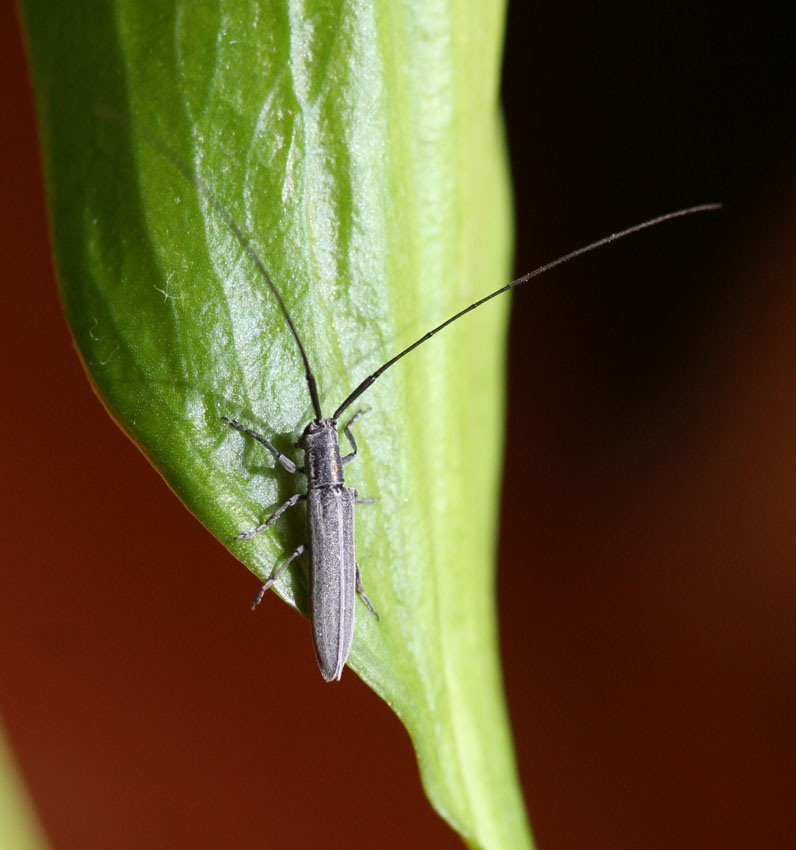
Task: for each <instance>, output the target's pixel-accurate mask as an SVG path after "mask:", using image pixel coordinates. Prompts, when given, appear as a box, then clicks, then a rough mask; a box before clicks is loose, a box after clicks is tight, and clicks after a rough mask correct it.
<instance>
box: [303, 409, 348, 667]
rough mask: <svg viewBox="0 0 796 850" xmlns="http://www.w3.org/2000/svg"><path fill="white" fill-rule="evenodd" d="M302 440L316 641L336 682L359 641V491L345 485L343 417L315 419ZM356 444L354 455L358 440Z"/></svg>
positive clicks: (318, 655) (319, 657) (322, 663)
mask: <svg viewBox="0 0 796 850" xmlns="http://www.w3.org/2000/svg"><path fill="white" fill-rule="evenodd" d="M349 433H350V432H349ZM300 445H301V447H302V448H303V449H304V473H305V474H306V476H307V540H308V542H309V546H310V622H311V623H312V640H313V643H314V644H315V657H316V658H317V660H318V667H320V670H321V675H322V676H323V678H324V679H325V680H326V681H327V682H330V681H332V680H334V679H339V678H340V676H341V674H342V672H343V667H344V665H345V662H346V659H347V658H348V653H349V652H350V651H351V643H352V641H353V640H354V604H355V602H356V588H357V584H359V585H360V586H361V581H360V580H359V574H358V567H357V561H356V555H355V553H354V504H355V503H356V500H357V493H356V490H351V489H349V488H348V487H346V486H345V480H344V477H343V459H342V457H341V456H340V441H339V439H338V435H337V422H335V421H334V420H333V419H322V420H320V421H318V420H314V421H312V422H310V424H309V425H308V426H307V427H306V429H305V430H304V434H303V435H302V438H301V443H300ZM353 447H354V452H353V453H352V454H351V455H349V457H350V458H351V459H352V460H353V458H354V457H355V456H356V443H354V444H353Z"/></svg>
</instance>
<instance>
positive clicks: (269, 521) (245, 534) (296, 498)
mask: <svg viewBox="0 0 796 850" xmlns="http://www.w3.org/2000/svg"><path fill="white" fill-rule="evenodd" d="M306 498H307V497H306V496H305V495H304V494H303V493H296V495H295V496H291V497H290V498H289V499H288V500H287V501H286V502H285V504H284V505H281V506H280V507H278V508H277V509H276V510H275V511H274V512H273V513H272V514H271V516H269V517H268V519H267V520H266V521H265V522H264V523H263V524H262V525H258V526H257V528H253V529H252V530H251V531H244V532H242V533H241V534H239V535H238V536H237V537H236V538H235V540H248V539H249V538H250V537H254V535H255V534H259V533H260V532H261V531H265V529H266V528H270V527H271V526H272V525H273V524H274V523H275V522H276V521H277V520H278V519H279V517H281V516H282V514H283V513H284V512H285V511H286V510H287V509H288V508H292V507H293V505H296V504H298V503H299V502H300V501H302V500H303V499H306Z"/></svg>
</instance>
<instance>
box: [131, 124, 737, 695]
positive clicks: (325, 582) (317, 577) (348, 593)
mask: <svg viewBox="0 0 796 850" xmlns="http://www.w3.org/2000/svg"><path fill="white" fill-rule="evenodd" d="M144 135H145V137H146V138H147V140H148V141H149V142H150V144H152V145H153V146H154V147H155V148H156V149H157V150H159V151H160V152H161V153H162V154H163V156H165V157H166V159H168V160H169V161H170V162H171V163H172V164H173V165H174V166H175V168H176V169H177V170H178V171H179V172H180V173H181V174H182V175H183V176H184V177H185V178H186V179H187V180H189V181H191V182H192V183H193V184H194V185H195V186H196V188H197V189H198V190H199V191H200V192H201V194H202V195H203V196H204V197H205V198H206V199H207V201H208V202H209V204H210V206H211V207H212V208H213V209H214V210H215V212H216V213H217V214H218V216H219V217H220V218H221V219H222V221H224V222H225V223H226V224H227V226H228V227H229V229H230V231H231V232H232V234H233V235H234V236H235V238H236V239H237V240H238V242H239V244H240V246H241V248H242V249H243V251H244V252H245V253H246V255H247V256H248V257H249V259H250V260H251V262H252V263H253V265H254V267H255V268H256V269H257V271H258V272H259V274H260V276H261V278H262V280H263V282H264V283H265V285H266V286H267V287H268V289H269V290H270V292H271V294H272V295H273V297H274V299H275V301H276V303H277V305H278V306H279V309H280V310H281V312H282V315H283V316H284V318H285V322H286V324H287V327H288V329H289V331H290V334H291V336H292V337H293V339H294V340H295V343H296V347H297V348H298V351H299V354H300V355H301V361H302V363H303V365H304V377H305V379H306V381H307V390H308V391H309V395H310V400H311V401H312V408H313V410H314V412H315V418H314V419H313V420H312V422H310V424H309V425H307V427H306V428H305V429H304V433H303V434H302V436H301V439H300V440H299V446H300V447H301V448H302V449H303V450H304V455H305V460H304V467H303V468H299V467H298V466H296V464H295V463H294V462H293V461H292V460H290V458H288V457H285V455H283V454H282V453H281V452H280V451H279V450H278V449H276V448H275V447H274V446H272V445H271V443H269V442H268V440H267V439H266V438H265V437H263V436H262V435H261V434H258V433H257V432H256V431H251V430H249V429H248V428H246V427H245V426H244V425H241V423H240V422H236V421H235V420H234V419H229V418H227V417H226V416H222V417H221V418H222V419H223V420H224V421H225V422H227V423H228V424H229V425H231V426H232V427H233V428H235V429H237V430H238V431H240V432H241V433H243V434H247V435H248V436H250V437H253V438H254V439H255V440H259V442H261V443H262V444H263V445H264V446H265V447H266V448H267V449H268V451H269V452H271V454H273V456H274V457H275V458H276V460H277V461H278V462H279V463H280V464H281V465H282V467H283V468H284V469H285V470H287V471H288V472H290V473H296V472H302V473H304V474H305V475H306V476H307V493H306V494H302V493H296V494H295V495H294V496H291V497H290V498H289V499H288V500H287V502H285V504H284V505H282V506H281V507H280V508H278V509H277V511H276V512H275V513H274V514H272V515H271V516H270V517H269V518H268V519H267V520H266V521H265V522H264V523H263V524H262V525H259V526H257V528H254V529H252V530H251V531H244V532H243V533H242V534H239V535H238V536H237V537H236V538H235V539H236V540H247V539H248V538H250V537H254V535H255V534H259V533H260V532H261V531H265V529H266V528H268V527H269V526H271V525H272V524H273V523H274V522H276V520H278V519H279V517H280V516H282V514H283V513H284V512H285V511H286V510H288V508H291V507H293V506H294V505H296V504H298V502H300V501H306V502H307V537H306V540H307V543H306V544H303V543H302V544H301V545H300V546H298V547H297V548H296V549H295V551H294V552H293V553H292V554H291V555H290V557H288V559H287V560H286V561H284V562H283V563H282V564H280V565H279V566H278V567H277V568H276V569H275V570H274V571H273V573H271V576H270V578H269V579H268V581H266V583H265V584H264V585H263V586H262V589H261V590H260V592H259V593H258V594H257V598H256V599H255V601H254V605H253V606H252V607H256V606H257V605H258V604H259V602H260V600H261V599H262V598H263V596H264V595H265V592H266V591H267V590H268V588H269V587H271V586H272V585H273V583H274V581H275V579H276V578H277V577H278V576H279V575H281V574H282V573H283V572H284V571H285V570H286V569H287V567H288V566H289V565H290V564H291V563H292V562H293V561H294V560H295V559H296V558H298V556H299V555H301V554H302V553H303V552H304V550H305V548H306V546H307V545H309V547H310V611H309V615H310V621H311V623H312V637H313V642H314V643H315V654H316V656H317V659H318V665H319V667H320V668H321V673H322V674H323V678H324V679H325V680H326V681H327V682H329V681H332V680H334V679H339V678H340V676H341V674H342V671H343V667H344V666H345V663H346V660H347V659H348V654H349V652H350V650H351V644H352V641H353V637H354V611H355V603H356V596H355V594H359V596H360V598H361V599H362V601H363V602H364V603H365V604H366V605H367V606H368V608H369V609H370V612H371V613H372V614H373V616H374V617H376V619H378V614H376V611H375V610H374V608H373V606H372V605H371V603H370V600H369V599H368V597H367V596H366V595H365V593H364V591H363V589H362V579H361V576H360V572H359V566H358V565H357V561H356V555H355V552H354V505H355V504H356V503H357V502H372V501H375V500H374V499H360V498H359V497H358V496H357V492H356V490H351V489H349V488H348V487H346V486H345V480H344V478H343V467H344V466H345V465H346V464H347V463H349V462H350V461H352V460H353V459H354V458H355V457H356V455H357V444H356V440H355V439H354V435H353V434H352V432H351V427H352V426H353V425H354V424H355V423H356V421H357V420H358V419H359V418H360V417H361V416H362V414H363V413H364V412H365V411H359V413H357V414H356V415H355V416H354V417H353V418H352V419H351V421H350V422H349V423H348V424H347V425H346V426H345V428H344V430H345V435H346V437H347V438H348V441H349V443H350V444H351V448H352V452H351V453H350V454H348V455H346V456H345V457H341V455H340V441H339V438H338V434H337V423H338V421H339V419H340V416H341V415H342V413H343V412H344V411H345V410H347V409H348V408H349V407H350V406H351V405H352V404H353V403H354V402H355V401H356V400H357V399H358V398H359V397H360V396H361V395H362V394H363V393H364V392H366V391H367V389H368V388H369V387H370V386H372V385H373V383H374V382H375V381H377V380H378V379H379V378H380V377H381V376H382V375H383V374H384V373H385V372H386V371H387V370H388V369H390V368H392V367H393V366H394V365H395V364H396V363H397V362H398V361H399V360H402V359H403V358H404V357H406V355H407V354H409V353H410V352H412V351H414V350H415V349H416V348H418V347H419V346H421V345H423V344H424V343H426V342H428V340H430V339H431V338H432V337H433V336H435V335H436V334H438V333H439V332H440V331H441V330H443V329H445V328H447V327H448V325H450V324H453V322H456V321H458V320H459V319H461V318H462V317H464V316H466V315H467V313H470V312H472V311H473V310H477V309H478V308H479V307H481V306H482V305H483V304H486V303H487V302H488V301H491V300H492V299H493V298H497V297H498V296H499V295H502V294H503V293H505V292H510V291H511V290H512V289H516V288H517V287H518V286H522V285H523V284H524V283H527V282H528V281H530V280H533V279H534V278H537V277H539V276H540V275H542V274H544V273H545V272H548V271H550V270H551V269H553V268H555V267H556V266H560V265H561V264H562V263H567V262H569V261H570V260H573V259H575V257H579V256H581V255H582V254H586V253H588V252H589V251H593V250H594V249H595V248H601V247H602V246H604V245H608V244H610V243H611V242H616V241H617V240H618V239H623V238H624V237H625V236H629V235H630V234H631V233H638V232H639V231H641V230H646V229H647V228H649V227H655V226H656V225H658V224H662V223H663V222H665V221H671V220H673V219H676V218H681V217H682V216H685V215H692V214H693V213H700V212H707V211H709V210H717V209H719V208H720V207H721V204H700V205H699V206H695V207H689V208H688V209H682V210H677V211H676V212H671V213H666V214H665V215H661V216H658V217H657V218H652V219H649V220H648V221H644V222H642V223H641V224H636V225H634V226H633V227H628V228H627V229H625V230H621V231H619V232H618V233H612V234H610V235H609V236H605V237H603V238H602V239H598V240H597V241H596V242H591V243H590V244H589V245H586V246H584V247H583V248H578V249H577V250H575V251H571V252H570V253H569V254H565V255H564V256H563V257H559V258H558V259H556V260H553V261H552V262H550V263H547V264H545V265H543V266H540V267H539V268H537V269H535V270H534V271H532V272H529V273H528V274H525V275H523V276H522V277H518V278H517V279H516V280H513V281H511V282H510V283H507V284H506V285H505V286H501V287H500V289H496V290H495V291H494V292H490V293H489V294H488V295H485V296H484V297H483V298H480V299H479V300H478V301H475V302H474V303H472V304H470V305H469V306H468V307H465V308H464V309H463V310H459V312H458V313H455V314H454V315H453V316H451V317H450V318H448V319H446V320H445V321H444V322H442V323H441V324H438V325H436V327H433V328H432V329H431V330H430V331H427V332H426V333H425V334H423V336H421V337H420V338H419V339H417V340H415V341H414V342H413V343H412V344H411V345H408V346H407V347H406V348H404V349H403V350H401V351H399V352H398V353H397V354H396V355H395V356H393V357H391V358H390V359H389V360H387V361H386V362H385V363H382V365H381V366H379V368H378V369H376V371H375V372H371V373H370V374H369V375H368V376H367V377H366V378H364V379H363V380H362V381H360V383H359V384H357V385H356V387H354V389H353V390H352V391H351V392H350V393H349V394H348V395H347V396H346V398H345V399H344V400H343V401H342V402H341V404H340V405H339V406H338V408H337V410H335V412H334V413H333V414H332V416H331V418H328V419H327V418H325V417H324V415H323V412H322V410H321V401H320V396H319V394H318V385H317V382H316V380H315V375H314V374H313V372H312V369H311V368H310V361H309V358H308V357H307V352H306V350H305V348H304V344H303V343H302V341H301V337H300V336H299V334H298V332H297V330H296V326H295V325H294V324H293V319H292V318H291V316H290V313H289V311H288V309H287V306H286V305H285V302H284V300H283V299H282V295H281V294H280V292H279V289H277V287H276V285H275V284H274V281H273V280H272V279H271V275H270V274H269V273H268V269H267V268H266V267H265V264H264V263H263V261H262V260H261V259H260V257H259V255H258V254H257V252H256V251H255V250H254V247H253V246H252V243H251V240H250V239H249V238H248V237H247V236H246V234H245V233H244V232H243V230H241V228H240V227H239V226H238V224H237V222H236V221H235V219H234V218H233V217H232V215H231V214H230V212H229V210H228V209H227V208H226V207H225V206H224V204H222V203H221V201H220V200H219V199H218V198H217V197H216V196H215V194H214V193H213V192H212V191H211V190H210V188H209V186H207V185H206V184H205V183H204V182H203V181H202V180H200V179H199V178H198V177H197V176H196V175H195V174H194V173H193V171H192V170H191V169H190V168H189V167H188V166H187V165H186V164H185V163H184V162H183V161H182V160H181V159H180V158H179V156H177V154H176V153H175V152H174V151H173V150H171V149H170V148H169V147H168V145H166V144H165V143H164V142H162V141H161V140H159V139H157V138H155V137H154V136H152V135H151V134H148V133H146V134H144Z"/></svg>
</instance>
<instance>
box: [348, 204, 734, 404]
mask: <svg viewBox="0 0 796 850" xmlns="http://www.w3.org/2000/svg"><path fill="white" fill-rule="evenodd" d="M718 209H721V204H700V205H699V206H697V207H688V209H684V210H677V212H671V213H666V215H659V216H658V217H657V218H651V219H650V220H649V221H644V222H642V223H641V224H634V225H633V227H628V228H627V230H620V231H619V233H612V234H611V235H610V236H605V237H604V238H602V239H598V240H597V241H596V242H592V243H590V244H589V245H585V246H584V247H583V248H578V249H577V251H571V252H570V253H569V254H564V256H563V257H559V258H558V259H557V260H553V261H552V262H550V263H547V264H546V265H544V266H540V267H539V268H538V269H534V271H532V272H528V274H525V275H523V276H522V277H518V278H517V279H516V280H513V281H512V282H511V283H507V284H506V285H505V286H502V287H501V288H500V289H496V290H495V291H494V292H492V293H490V294H489V295H486V296H484V297H483V298H481V299H480V300H479V301H476V302H475V303H474V304H471V305H470V306H469V307H465V308H464V310H460V311H459V312H458V313H456V315H455V316H451V317H450V319H447V320H446V321H444V322H443V323H442V324H441V325H437V327H435V328H433V329H432V330H430V331H429V332H428V333H426V334H423V336H421V337H420V339H418V340H417V341H416V342H413V343H412V344H411V345H410V346H409V347H408V348H405V349H404V350H403V351H400V352H399V353H398V354H396V355H395V357H393V358H391V359H390V360H388V361H387V362H386V363H385V364H383V365H382V366H380V367H379V368H378V369H376V371H375V372H373V374H371V375H368V377H367V378H365V380H364V381H362V383H361V384H359V386H358V387H357V388H356V389H355V390H354V391H353V392H352V393H351V395H350V396H348V398H347V399H346V400H345V401H344V402H343V403H342V404H341V405H340V407H338V408H337V410H336V411H335V412H334V416H333V417H332V418H333V419H338V418H339V417H340V414H341V413H342V412H343V411H344V410H345V409H346V408H347V407H348V406H349V405H351V404H352V403H353V402H355V401H356V400H357V399H358V398H359V397H360V396H361V395H362V393H364V392H365V390H366V389H367V388H368V387H369V386H370V385H371V384H372V383H373V382H374V381H375V380H376V379H377V378H380V377H381V376H382V375H383V374H384V373H385V372H386V371H387V370H388V369H389V368H390V366H392V365H393V364H395V363H397V362H398V361H399V360H400V359H401V358H402V357H406V355H407V354H409V352H410V351H414V349H416V348H417V347H418V346H419V345H422V344H423V343H424V342H426V340H429V339H431V337H432V336H434V334H437V333H439V332H440V331H441V330H442V329H443V328H447V327H448V325H450V324H452V323H453V322H455V321H456V320H457V319H461V317H462V316H464V315H466V314H467V313H469V312H470V311H471V310H475V309H476V307H480V306H481V305H482V304H486V302H487V301H491V300H492V299H493V298H497V296H498V295H502V294H503V293H504V292H508V291H509V290H510V289H514V288H515V287H517V286H520V285H521V284H523V283H526V282H527V281H529V280H532V279H533V278H535V277H539V276H540V275H543V274H544V273H545V272H548V271H550V269H554V268H555V267H556V266H560V265H562V264H563V263H567V262H569V261H570V260H574V259H575V257H579V256H580V255H581V254H587V253H588V252H589V251H594V250H595V248H602V246H603V245H608V244H609V243H610V242H616V241H617V240H618V239H623V238H624V237H625V236H629V235H630V234H631V233H638V231H639V230H646V229H647V228H648V227H655V225H656V224H662V223H663V222H664V221H671V220H672V219H673V218H681V217H682V216H684V215H692V214H693V213H700V212H708V211H710V210H718Z"/></svg>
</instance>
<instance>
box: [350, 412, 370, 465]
mask: <svg viewBox="0 0 796 850" xmlns="http://www.w3.org/2000/svg"><path fill="white" fill-rule="evenodd" d="M366 413H370V408H369V407H367V408H365V410H360V411H359V412H358V413H355V414H354V415H353V417H351V421H350V422H349V423H348V425H346V426H345V428H343V430H344V431H345V435H346V437H348V442H349V443H351V448H352V449H353V451H352V452H351V454H347V455H346V456H345V457H344V458H343V466H345V465H346V464H348V463H351V461H352V460H353V459H354V458H355V457H356V456H357V441H356V440H355V439H354V434H353V432H352V431H351V429H352V428H353V427H354V425H356V424H357V422H359V420H360V419H361V418H362V417H363V416H364V415H365V414H366Z"/></svg>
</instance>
